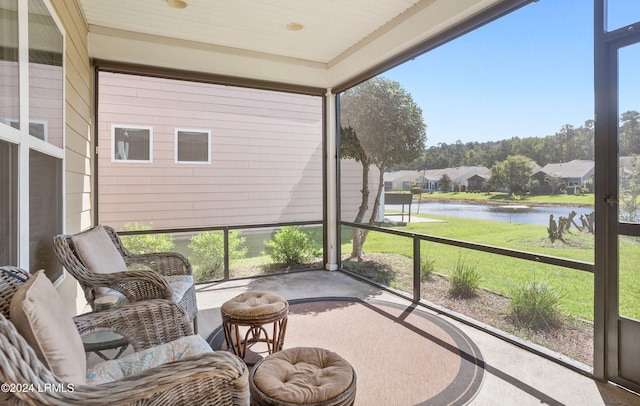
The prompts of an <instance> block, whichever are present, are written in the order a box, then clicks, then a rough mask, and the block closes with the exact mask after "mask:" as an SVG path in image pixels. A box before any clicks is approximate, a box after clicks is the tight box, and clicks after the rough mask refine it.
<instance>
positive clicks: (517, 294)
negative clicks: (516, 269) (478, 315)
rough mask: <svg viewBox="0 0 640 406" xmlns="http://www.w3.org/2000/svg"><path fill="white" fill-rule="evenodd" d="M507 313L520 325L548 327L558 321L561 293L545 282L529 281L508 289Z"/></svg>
mask: <svg viewBox="0 0 640 406" xmlns="http://www.w3.org/2000/svg"><path fill="white" fill-rule="evenodd" d="M510 294H511V305H510V306H509V315H510V316H511V318H512V319H513V320H514V321H515V323H516V324H517V325H518V326H520V327H525V328H530V329H541V328H550V327H554V326H556V325H558V324H559V323H560V318H561V316H562V310H561V309H560V305H559V302H560V298H561V295H560V294H559V293H558V292H557V291H556V290H555V289H553V288H552V287H551V286H549V284H548V283H546V282H537V281H535V280H534V281H530V282H528V283H524V284H520V285H517V286H515V287H513V288H511V289H510Z"/></svg>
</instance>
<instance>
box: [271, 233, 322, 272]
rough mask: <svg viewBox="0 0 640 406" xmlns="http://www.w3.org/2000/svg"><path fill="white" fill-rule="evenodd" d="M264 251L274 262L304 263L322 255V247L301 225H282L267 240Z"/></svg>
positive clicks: (287, 263) (286, 263)
mask: <svg viewBox="0 0 640 406" xmlns="http://www.w3.org/2000/svg"><path fill="white" fill-rule="evenodd" d="M266 245H267V248H266V251H267V253H268V254H269V256H270V257H271V260H272V261H273V262H275V263H279V264H285V265H287V266H289V265H297V264H306V263H308V262H310V261H311V260H312V259H314V258H317V257H319V256H321V255H322V249H321V248H320V246H319V245H318V244H316V242H315V241H313V240H312V239H311V238H310V237H309V235H308V234H307V233H305V232H304V230H302V228H301V227H296V226H286V227H282V228H281V229H280V230H279V231H278V232H277V233H275V234H274V235H273V237H272V238H271V240H270V241H269V242H267V244H266Z"/></svg>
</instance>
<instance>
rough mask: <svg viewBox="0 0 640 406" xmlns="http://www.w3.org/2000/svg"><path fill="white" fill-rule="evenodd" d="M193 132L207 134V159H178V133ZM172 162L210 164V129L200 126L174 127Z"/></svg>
mask: <svg viewBox="0 0 640 406" xmlns="http://www.w3.org/2000/svg"><path fill="white" fill-rule="evenodd" d="M180 131H184V132H194V133H206V134H207V160H206V161H180V160H178V133H179V132H180ZM174 145H175V148H174V162H175V163H176V164H179V165H210V164H211V130H205V129H201V128H176V129H175V132H174Z"/></svg>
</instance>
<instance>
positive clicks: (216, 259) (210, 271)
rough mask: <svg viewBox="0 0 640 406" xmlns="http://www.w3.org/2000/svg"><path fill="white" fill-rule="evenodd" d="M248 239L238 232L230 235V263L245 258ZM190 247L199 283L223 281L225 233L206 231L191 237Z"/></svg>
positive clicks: (194, 270)
mask: <svg viewBox="0 0 640 406" xmlns="http://www.w3.org/2000/svg"><path fill="white" fill-rule="evenodd" d="M245 241H246V238H244V237H240V236H239V235H238V232H237V231H232V232H230V233H229V261H233V260H237V259H241V258H244V257H245V255H247V251H248V249H247V247H245V246H244V243H245ZM188 247H189V248H190V249H191V251H192V252H193V255H192V258H191V263H192V264H193V272H194V275H195V279H196V281H197V282H202V281H207V280H212V279H222V277H223V272H224V233H222V232H220V231H205V232H203V233H200V234H196V235H194V236H193V237H191V241H190V242H189V245H188Z"/></svg>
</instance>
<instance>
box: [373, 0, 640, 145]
mask: <svg viewBox="0 0 640 406" xmlns="http://www.w3.org/2000/svg"><path fill="white" fill-rule="evenodd" d="M609 4H610V6H609V27H612V26H616V27H620V26H624V25H627V24H630V23H633V22H634V21H640V0H609ZM624 53H625V54H624V55H625V56H624V58H623V60H624V61H625V62H624V65H623V67H622V68H621V73H620V76H621V82H622V81H624V83H625V91H623V92H621V111H627V110H630V109H634V110H638V111H640V96H639V95H640V75H639V74H637V73H635V72H637V71H640V45H635V46H634V47H630V48H629V50H624ZM381 76H384V77H386V78H389V79H392V80H396V81H398V82H400V83H401V84H402V86H403V87H404V88H405V89H406V90H407V91H408V92H409V93H411V95H412V96H413V99H414V101H415V102H416V103H417V104H418V105H419V106H420V107H421V109H422V112H423V119H424V121H425V124H426V125H427V138H428V139H427V146H428V147H429V146H435V145H438V144H439V143H446V144H453V143H455V142H456V141H458V140H460V141H462V142H463V143H466V142H471V141H478V142H486V141H497V140H503V139H509V138H511V137H516V136H517V137H521V138H524V137H531V136H537V137H544V136H547V135H553V134H555V133H556V132H559V131H560V130H561V129H562V126H563V125H565V124H570V125H573V126H574V127H580V126H582V125H583V124H584V123H585V121H586V120H591V119H593V118H594V101H593V99H594V91H593V86H594V85H593V1H591V0H540V1H538V2H536V3H532V4H529V5H527V6H525V7H523V8H521V9H520V10H517V11H515V12H514V13H511V14H509V15H507V16H505V17H503V18H501V19H499V20H496V21H494V22H492V23H489V24H487V25H486V26H484V27H481V28H479V29H477V30H475V31H473V32H472V33H469V34H467V35H465V36H462V37H460V38H458V39H456V40H453V41H451V42H449V43H447V44H445V45H442V46H440V47H439V48H437V49H435V50H432V51H430V52H428V53H426V54H424V55H422V56H420V57H417V58H416V59H414V60H413V61H409V62H406V63H404V64H402V65H400V66H398V67H396V68H394V69H392V70H390V71H387V72H385V73H384V74H382V75H381Z"/></svg>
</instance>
